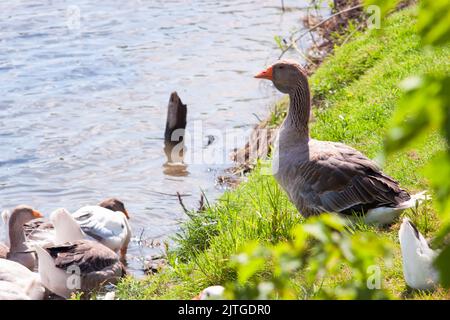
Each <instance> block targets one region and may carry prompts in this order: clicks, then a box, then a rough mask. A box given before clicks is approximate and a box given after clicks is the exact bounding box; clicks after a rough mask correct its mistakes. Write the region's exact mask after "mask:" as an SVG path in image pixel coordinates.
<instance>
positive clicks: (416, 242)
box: [399, 218, 439, 290]
mask: <svg viewBox="0 0 450 320" xmlns="http://www.w3.org/2000/svg"><path fill="white" fill-rule="evenodd" d="M416 230H417V228H415V226H414V225H413V224H412V222H411V221H410V220H409V219H408V218H404V219H403V222H402V225H401V227H400V231H399V240H400V248H401V251H402V259H403V275H404V277H405V282H406V283H407V284H408V286H410V287H411V288H413V289H421V290H429V289H433V288H434V287H435V286H436V285H437V283H438V280H439V273H438V271H437V270H436V269H435V268H434V266H433V261H434V259H435V258H436V256H437V254H438V253H437V252H436V251H434V250H432V249H431V248H430V247H429V246H428V243H427V241H426V240H425V238H424V237H423V236H422V234H421V233H420V232H418V231H416Z"/></svg>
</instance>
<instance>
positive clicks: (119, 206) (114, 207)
mask: <svg viewBox="0 0 450 320" xmlns="http://www.w3.org/2000/svg"><path fill="white" fill-rule="evenodd" d="M98 205H99V206H100V207H103V208H106V209H109V210H111V211H120V212H123V214H124V215H125V216H126V217H127V219H130V215H129V214H128V211H127V209H125V205H124V203H123V202H122V201H120V200H119V199H116V198H108V199H106V200H103V201H102V202H100V203H99V204H98Z"/></svg>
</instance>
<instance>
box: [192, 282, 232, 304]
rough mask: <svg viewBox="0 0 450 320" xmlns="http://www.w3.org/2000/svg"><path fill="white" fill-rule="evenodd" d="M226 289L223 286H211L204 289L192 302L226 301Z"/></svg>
mask: <svg viewBox="0 0 450 320" xmlns="http://www.w3.org/2000/svg"><path fill="white" fill-rule="evenodd" d="M224 292H225V288H224V287H223V286H219V285H216V286H210V287H207V288H205V289H203V290H202V291H201V292H200V293H199V294H198V295H197V296H195V297H194V298H193V299H192V300H224V299H225V298H224Z"/></svg>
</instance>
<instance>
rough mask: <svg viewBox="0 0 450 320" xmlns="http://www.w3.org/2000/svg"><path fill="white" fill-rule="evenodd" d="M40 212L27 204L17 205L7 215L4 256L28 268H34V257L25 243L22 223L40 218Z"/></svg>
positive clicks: (31, 250)
mask: <svg viewBox="0 0 450 320" xmlns="http://www.w3.org/2000/svg"><path fill="white" fill-rule="evenodd" d="M41 217H42V214H41V213H40V212H38V211H36V210H34V209H33V208H31V207H29V206H25V205H22V206H18V207H16V208H15V209H14V210H13V212H12V213H11V214H10V215H9V218H8V235H9V244H10V247H9V251H8V252H7V254H6V258H7V259H8V260H11V261H15V262H18V263H20V264H22V265H24V266H25V267H27V268H28V269H30V270H34V267H35V264H36V257H35V255H34V252H33V249H32V248H30V247H29V246H28V244H27V243H26V238H25V234H24V229H23V225H24V224H25V223H27V222H28V221H31V220H33V219H35V218H41Z"/></svg>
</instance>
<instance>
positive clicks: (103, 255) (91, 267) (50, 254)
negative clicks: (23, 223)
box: [35, 240, 126, 299]
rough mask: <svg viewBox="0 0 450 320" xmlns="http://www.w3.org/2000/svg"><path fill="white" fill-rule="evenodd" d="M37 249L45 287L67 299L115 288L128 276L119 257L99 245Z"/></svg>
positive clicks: (83, 242)
mask: <svg viewBox="0 0 450 320" xmlns="http://www.w3.org/2000/svg"><path fill="white" fill-rule="evenodd" d="M35 249H36V253H37V255H38V270H39V275H40V277H41V282H42V284H43V285H44V286H45V287H46V288H47V289H48V290H50V291H51V292H53V293H55V294H57V295H58V296H61V297H63V298H66V299H67V298H69V297H70V296H71V294H72V293H74V292H77V291H81V292H84V293H90V292H92V291H93V290H95V289H98V288H100V287H101V286H102V285H106V284H108V283H111V284H115V283H117V281H118V280H119V279H120V278H121V277H122V276H124V275H125V274H126V272H125V268H124V266H123V264H122V263H121V262H120V261H119V257H118V256H117V254H116V253H115V252H114V251H112V250H111V249H109V248H107V247H105V246H104V245H102V244H100V243H98V242H96V241H91V240H78V241H74V242H72V243H66V244H64V245H58V246H51V247H47V248H42V247H40V246H36V247H35Z"/></svg>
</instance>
